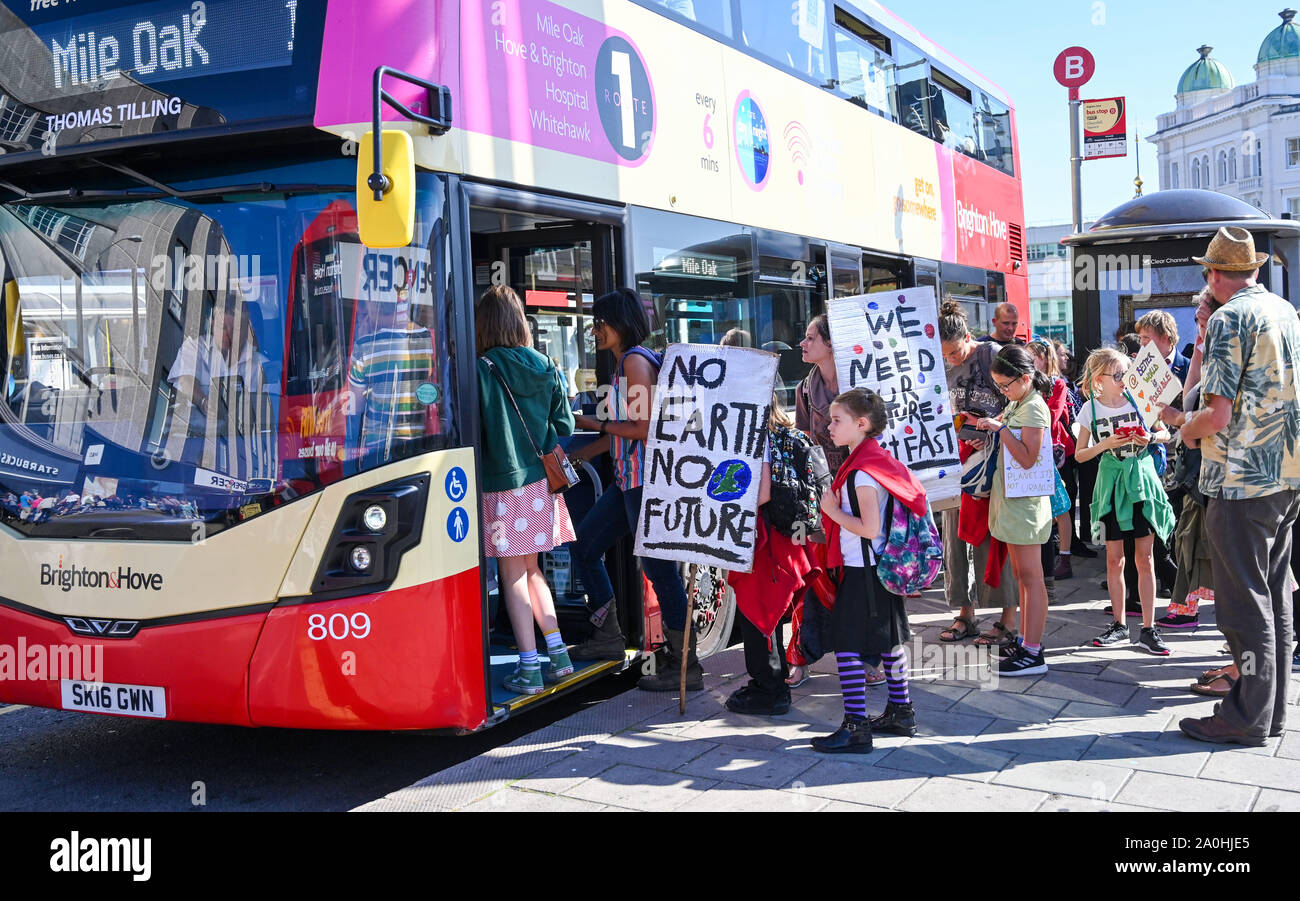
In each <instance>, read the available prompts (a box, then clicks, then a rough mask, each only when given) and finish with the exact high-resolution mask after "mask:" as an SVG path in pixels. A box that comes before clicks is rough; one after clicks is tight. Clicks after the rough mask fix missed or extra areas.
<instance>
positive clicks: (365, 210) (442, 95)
mask: <svg viewBox="0 0 1300 901" xmlns="http://www.w3.org/2000/svg"><path fill="white" fill-rule="evenodd" d="M384 76H389V77H391V78H396V79H398V80H400V81H404V82H407V83H408V84H412V85H415V86H416V87H418V88H422V89H423V90H424V97H423V99H422V100H420V101H419V103H417V104H415V105H416V106H420V107H422V108H423V110H425V112H418V111H416V110H414V109H412V108H411V107H409V106H407V105H406V104H404V103H402V102H401V101H399V100H397V99H396V98H394V97H393V95H392V94H390V93H388V92H387V91H385V90H384V88H383V81H384ZM385 103H386V104H388V105H389V106H390V107H392V108H393V109H395V110H397V111H398V112H399V113H401V114H402V116H403V117H404V118H406V119H410V120H411V121H414V122H422V123H424V124H425V125H427V126H429V132H430V133H431V134H435V135H443V134H446V133H447V132H448V131H449V130H450V129H451V90H450V89H449V88H447V87H446V86H445V85H439V84H434V83H433V82H431V81H425V80H424V79H423V78H419V77H417V76H415V75H411V74H410V73H409V72H402V71H401V70H399V69H393V68H391V67H389V66H380V67H379V68H377V69H375V74H374V80H373V81H372V82H371V117H372V118H371V121H372V123H373V124H372V126H371V128H370V131H368V132H366V136H365V137H364V138H363V139H362V141H361V148H360V152H359V153H358V154H357V226H358V228H359V229H360V231H361V241H362V243H364V244H366V245H368V246H370V247H407V246H409V245H410V243H411V239H412V238H413V237H414V235H415V144H414V142H413V141H412V140H411V136H410V134H408V133H407V132H405V131H400V130H398V129H385V128H383V126H382V125H381V124H380V115H379V113H380V108H381V106H382V105H383V104H385Z"/></svg>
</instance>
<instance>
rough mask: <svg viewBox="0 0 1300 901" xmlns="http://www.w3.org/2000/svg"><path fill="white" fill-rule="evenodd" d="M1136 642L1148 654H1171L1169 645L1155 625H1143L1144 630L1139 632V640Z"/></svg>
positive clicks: (1163, 655)
mask: <svg viewBox="0 0 1300 901" xmlns="http://www.w3.org/2000/svg"><path fill="white" fill-rule="evenodd" d="M1125 631H1127V630H1125ZM1134 644H1136V645H1137V646H1138V647H1139V648H1141V649H1142V650H1144V651H1146V652H1147V653H1148V654H1155V655H1156V656H1157V657H1168V656H1169V646H1168V645H1166V644H1165V641H1164V639H1163V638H1161V637H1160V630H1159V629H1157V628H1156V627H1155V626H1143V627H1142V631H1141V632H1140V633H1138V640H1137V641H1135V642H1134Z"/></svg>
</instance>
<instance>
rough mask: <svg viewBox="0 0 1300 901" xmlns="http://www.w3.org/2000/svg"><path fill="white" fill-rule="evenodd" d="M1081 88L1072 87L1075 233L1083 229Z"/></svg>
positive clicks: (1072, 165) (1071, 199) (1071, 194)
mask: <svg viewBox="0 0 1300 901" xmlns="http://www.w3.org/2000/svg"><path fill="white" fill-rule="evenodd" d="M1079 106H1080V100H1079V89H1078V88H1070V205H1071V208H1072V211H1073V213H1074V233H1075V234H1076V235H1077V234H1079V233H1080V232H1082V231H1083V157H1082V156H1081V155H1080V152H1079Z"/></svg>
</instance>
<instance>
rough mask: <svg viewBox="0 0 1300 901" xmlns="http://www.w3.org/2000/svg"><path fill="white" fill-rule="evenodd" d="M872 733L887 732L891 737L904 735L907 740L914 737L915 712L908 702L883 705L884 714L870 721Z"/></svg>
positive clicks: (891, 702)
mask: <svg viewBox="0 0 1300 901" xmlns="http://www.w3.org/2000/svg"><path fill="white" fill-rule="evenodd" d="M871 731H872V732H889V733H890V734H892V735H904V736H906V737H908V738H911V737H912V736H914V735H916V710H915V709H914V708H913V707H912V704H911V702H910V701H909V702H908V703H906V704H895V703H894V702H893V701H890V702H888V703H887V704H885V712H884V713H882V714H880V716H877V717H872V719H871Z"/></svg>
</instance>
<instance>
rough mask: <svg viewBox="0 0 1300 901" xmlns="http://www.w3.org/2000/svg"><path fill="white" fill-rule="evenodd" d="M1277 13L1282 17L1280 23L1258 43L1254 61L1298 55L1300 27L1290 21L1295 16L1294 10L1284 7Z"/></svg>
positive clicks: (1260, 61)
mask: <svg viewBox="0 0 1300 901" xmlns="http://www.w3.org/2000/svg"><path fill="white" fill-rule="evenodd" d="M1278 15H1279V16H1281V17H1282V24H1281V25H1279V26H1277V28H1274V29H1273V30H1272V31H1270V32H1269V33H1268V37H1266V38H1264V43H1262V44H1260V45H1259V58H1258V59H1256V60H1255V62H1256V63H1267V62H1270V61H1272V60H1275V59H1295V58H1296V57H1300V29H1298V28H1296V27H1295V25H1293V24H1292V23H1291V20H1292V19H1294V18H1295V10H1294V9H1284V10H1282V11H1281V12H1280V13H1278Z"/></svg>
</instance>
